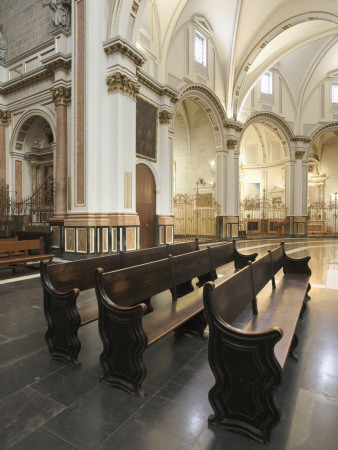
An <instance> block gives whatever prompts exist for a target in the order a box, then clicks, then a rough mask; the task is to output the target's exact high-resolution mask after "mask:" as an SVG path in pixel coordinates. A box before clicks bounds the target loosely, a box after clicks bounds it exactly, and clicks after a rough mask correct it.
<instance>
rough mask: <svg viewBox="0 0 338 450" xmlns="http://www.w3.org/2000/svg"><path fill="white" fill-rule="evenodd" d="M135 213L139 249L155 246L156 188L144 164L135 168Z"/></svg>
mask: <svg viewBox="0 0 338 450" xmlns="http://www.w3.org/2000/svg"><path fill="white" fill-rule="evenodd" d="M136 212H137V214H138V215H139V218H140V248H149V247H154V246H155V245H156V186H155V180H154V176H153V174H152V173H151V170H150V169H149V168H148V167H147V166H146V165H145V164H138V165H137V166H136Z"/></svg>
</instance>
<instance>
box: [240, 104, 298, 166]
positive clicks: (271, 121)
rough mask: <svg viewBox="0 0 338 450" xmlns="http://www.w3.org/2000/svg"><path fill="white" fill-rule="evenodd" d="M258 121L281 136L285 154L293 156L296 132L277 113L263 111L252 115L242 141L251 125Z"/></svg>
mask: <svg viewBox="0 0 338 450" xmlns="http://www.w3.org/2000/svg"><path fill="white" fill-rule="evenodd" d="M256 122H259V123H261V124H263V125H265V126H267V127H268V128H270V129H271V130H272V131H273V132H274V133H275V134H276V135H277V136H278V137H279V138H280V140H281V142H282V144H283V147H284V153H285V155H286V156H288V157H289V158H291V141H292V140H293V138H294V134H293V131H292V130H291V128H290V127H289V125H288V124H287V123H286V122H285V120H283V119H281V118H280V117H279V116H278V115H277V114H274V113H267V112H261V113H256V114H253V115H252V116H250V117H249V118H248V119H247V120H246V122H245V123H244V126H243V130H242V133H241V138H240V141H241V139H242V137H243V135H244V132H245V130H246V129H247V128H248V127H249V126H250V125H252V124H254V123H256ZM239 144H240V142H239Z"/></svg>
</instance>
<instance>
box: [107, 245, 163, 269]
mask: <svg viewBox="0 0 338 450" xmlns="http://www.w3.org/2000/svg"><path fill="white" fill-rule="evenodd" d="M121 254H122V264H123V265H122V266H121V268H122V267H132V266H138V265H140V264H145V263H148V262H152V261H158V260H160V259H165V258H167V257H168V256H169V253H168V248H167V246H166V245H161V246H159V247H152V248H147V249H142V250H134V251H129V252H125V251H122V252H121ZM100 267H101V266H100Z"/></svg>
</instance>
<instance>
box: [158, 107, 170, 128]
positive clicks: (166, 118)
mask: <svg viewBox="0 0 338 450" xmlns="http://www.w3.org/2000/svg"><path fill="white" fill-rule="evenodd" d="M172 117H173V115H172V113H171V112H169V111H167V110H166V109H164V110H162V111H160V112H159V120H160V124H162V125H168V124H169V123H170V121H171V119H172Z"/></svg>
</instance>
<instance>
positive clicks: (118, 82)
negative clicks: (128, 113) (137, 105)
mask: <svg viewBox="0 0 338 450" xmlns="http://www.w3.org/2000/svg"><path fill="white" fill-rule="evenodd" d="M106 84H107V86H108V92H109V94H111V93H114V92H121V93H122V94H125V95H128V96H129V97H131V98H132V99H133V100H136V96H137V94H138V93H139V92H140V85H139V84H138V83H136V82H135V81H133V80H132V79H131V78H129V77H127V75H125V74H123V73H120V72H116V73H114V74H113V75H109V76H108V77H107V79H106Z"/></svg>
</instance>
